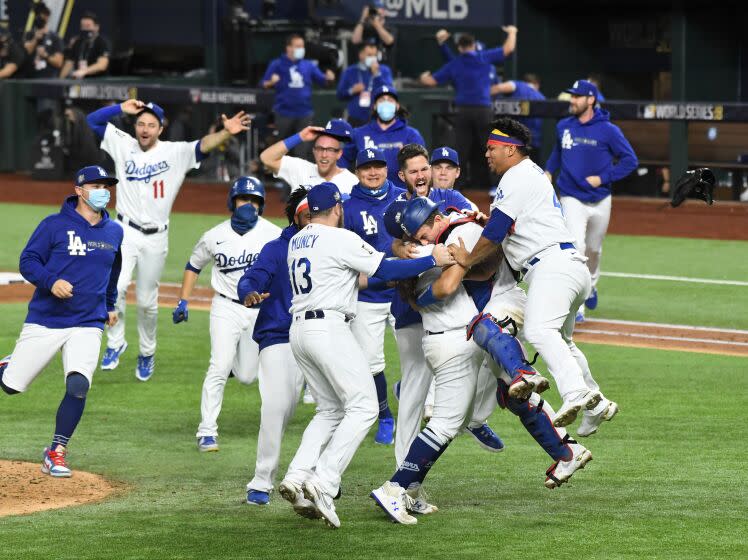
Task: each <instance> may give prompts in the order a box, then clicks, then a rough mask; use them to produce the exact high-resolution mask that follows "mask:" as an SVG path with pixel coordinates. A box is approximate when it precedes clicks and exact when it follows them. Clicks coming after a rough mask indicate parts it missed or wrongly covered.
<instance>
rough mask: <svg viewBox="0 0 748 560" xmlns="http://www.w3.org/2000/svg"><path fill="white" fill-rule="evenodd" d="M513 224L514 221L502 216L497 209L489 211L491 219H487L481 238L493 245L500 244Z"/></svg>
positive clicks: (504, 215)
mask: <svg viewBox="0 0 748 560" xmlns="http://www.w3.org/2000/svg"><path fill="white" fill-rule="evenodd" d="M512 224H514V220H513V219H512V218H511V217H509V216H507V215H506V214H504V212H502V211H501V210H499V209H498V208H494V209H493V210H491V217H490V218H489V219H488V223H487V224H486V227H485V228H483V237H485V238H486V239H488V240H489V241H493V242H494V243H501V242H502V241H503V240H504V238H505V237H506V234H507V233H509V229H510V228H511V227H512Z"/></svg>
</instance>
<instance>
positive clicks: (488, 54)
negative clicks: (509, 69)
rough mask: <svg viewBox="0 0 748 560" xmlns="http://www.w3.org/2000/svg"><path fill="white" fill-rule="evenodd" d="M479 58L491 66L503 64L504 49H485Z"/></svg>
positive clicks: (479, 54)
mask: <svg viewBox="0 0 748 560" xmlns="http://www.w3.org/2000/svg"><path fill="white" fill-rule="evenodd" d="M478 56H479V57H480V58H481V59H483V60H484V61H485V62H490V63H491V64H501V63H502V62H504V48H503V47H496V48H495V49H485V50H482V51H480V52H479V53H478Z"/></svg>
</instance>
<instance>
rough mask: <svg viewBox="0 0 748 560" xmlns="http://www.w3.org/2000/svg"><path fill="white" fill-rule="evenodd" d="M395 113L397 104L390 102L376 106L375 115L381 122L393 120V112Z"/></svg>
mask: <svg viewBox="0 0 748 560" xmlns="http://www.w3.org/2000/svg"><path fill="white" fill-rule="evenodd" d="M396 111H397V104H395V103H393V102H392V101H382V102H381V103H379V105H377V115H379V118H380V119H382V122H390V121H391V120H392V119H394V118H395V112H396Z"/></svg>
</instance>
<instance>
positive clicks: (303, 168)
mask: <svg viewBox="0 0 748 560" xmlns="http://www.w3.org/2000/svg"><path fill="white" fill-rule="evenodd" d="M327 157H330V158H332V157H334V156H327ZM274 177H277V178H279V179H283V180H284V181H285V182H286V183H288V184H289V185H290V187H291V191H295V190H296V189H298V188H301V187H303V188H305V189H307V190H309V189H311V188H312V187H316V186H317V185H319V184H320V183H324V182H325V181H326V180H327V179H323V178H322V177H320V174H319V170H318V169H317V164H316V163H312V162H311V161H307V160H305V159H302V158H297V157H293V156H283V157H282V158H281V162H280V167H279V168H278V173H277V174H274ZM330 182H331V183H335V184H336V185H337V186H338V190H339V191H340V193H341V194H344V195H349V194H351V189H352V188H353V186H354V185H355V184H356V183H358V177H356V176H355V175H354V174H353V173H351V172H350V171H348V170H347V169H341V170H340V173H338V174H337V175H335V176H334V177H333V178H332V179H330Z"/></svg>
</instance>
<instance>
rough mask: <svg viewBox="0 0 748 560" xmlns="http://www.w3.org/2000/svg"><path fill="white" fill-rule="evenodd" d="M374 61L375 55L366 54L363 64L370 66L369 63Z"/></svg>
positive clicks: (375, 59)
mask: <svg viewBox="0 0 748 560" xmlns="http://www.w3.org/2000/svg"><path fill="white" fill-rule="evenodd" d="M376 61H377V57H376V56H367V57H366V58H364V65H365V66H366V67H367V68H371V65H372V64H374V63H375V62H376Z"/></svg>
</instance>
